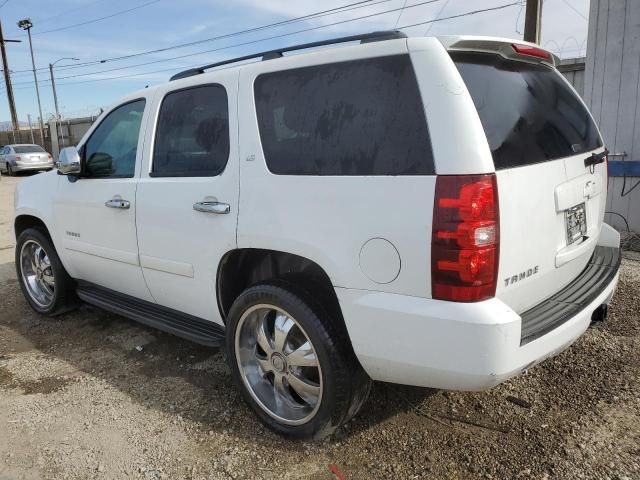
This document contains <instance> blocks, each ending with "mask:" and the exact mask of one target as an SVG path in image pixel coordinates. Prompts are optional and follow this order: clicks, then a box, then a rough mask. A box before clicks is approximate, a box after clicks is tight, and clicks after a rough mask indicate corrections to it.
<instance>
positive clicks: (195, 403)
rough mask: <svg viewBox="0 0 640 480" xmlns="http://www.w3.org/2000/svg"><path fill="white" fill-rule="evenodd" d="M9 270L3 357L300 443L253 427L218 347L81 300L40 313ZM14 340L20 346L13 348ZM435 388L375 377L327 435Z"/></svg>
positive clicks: (1, 289)
mask: <svg viewBox="0 0 640 480" xmlns="http://www.w3.org/2000/svg"><path fill="white" fill-rule="evenodd" d="M12 269H13V265H12V264H10V263H5V264H2V265H0V273H1V275H0V299H1V300H0V305H1V308H0V332H1V331H2V330H4V331H5V334H3V336H4V337H5V338H4V339H3V341H2V342H0V345H2V344H3V343H4V345H5V348H3V349H4V350H5V351H2V352H0V354H1V355H8V356H11V355H17V354H21V352H24V351H25V347H24V345H25V344H27V345H30V346H31V348H32V349H34V350H37V351H39V352H41V353H42V354H46V355H50V356H53V357H55V358H57V359H59V360H61V361H63V362H66V363H67V364H69V365H71V366H72V367H73V369H74V370H77V373H76V374H75V376H76V377H78V378H79V377H85V376H92V377H96V378H98V379H99V380H101V381H104V382H106V383H107V384H109V385H111V386H112V387H114V388H116V389H118V390H119V391H121V392H123V393H125V394H126V395H127V396H128V397H130V398H131V399H132V400H133V401H134V402H137V403H139V404H141V405H142V406H144V407H146V408H151V409H156V410H159V411H162V412H164V413H165V414H167V415H170V416H180V417H181V418H183V419H187V420H192V421H194V422H196V424H197V425H198V428H199V429H200V430H202V432H203V433H208V432H209V431H212V430H213V431H223V430H224V431H229V430H231V431H233V433H234V435H236V436H243V437H246V438H250V439H251V440H252V441H255V442H258V443H260V442H274V441H275V442H279V443H280V442H282V443H283V445H288V446H289V447H287V448H292V449H295V450H297V449H298V448H300V447H299V446H298V442H286V441H284V440H283V439H281V438H280V437H278V436H276V435H273V434H271V433H270V432H268V431H267V430H266V429H264V428H263V427H262V426H260V425H259V423H258V420H257V419H256V418H255V417H254V415H253V412H251V411H250V409H249V408H248V407H247V406H246V405H245V404H244V402H242V400H241V397H240V394H239V392H238V390H237V388H236V387H235V385H234V384H233V382H232V379H231V376H230V372H229V368H228V366H227V364H226V360H225V356H224V352H222V351H221V350H219V349H212V348H206V347H202V346H199V345H196V344H193V343H191V342H188V341H185V340H182V339H180V338H177V337H174V336H172V335H169V334H165V333H163V332H160V331H158V330H154V329H152V328H148V327H145V326H143V325H140V324H138V323H136V322H133V321H130V320H128V319H125V318H123V317H120V316H118V315H114V314H111V313H108V312H105V311H102V310H99V309H96V308H93V307H90V306H87V305H81V306H80V307H79V308H78V309H77V310H75V311H72V312H68V313H66V314H63V315H61V316H58V317H55V318H49V317H43V316H41V315H38V314H36V313H35V312H33V311H32V310H31V309H30V308H29V307H28V305H27V303H26V301H25V300H24V298H23V296H22V292H21V291H20V288H19V285H18V282H17V280H16V279H15V276H14V275H11V274H10V273H8V272H10V271H11V270H12ZM7 332H9V333H8V335H7ZM17 344H20V347H19V348H18V347H15V348H14V345H17ZM46 380H47V379H42V381H43V382H44V381H46ZM25 390H26V389H25ZM435 392H436V391H435V390H431V389H421V388H412V387H405V386H399V385H392V384H385V383H374V385H373V388H372V392H371V395H370V397H369V399H368V400H367V402H366V403H365V405H364V406H363V408H362V410H361V412H360V414H359V415H358V416H357V417H356V418H355V419H353V420H352V421H350V422H349V425H348V426H347V427H346V428H343V429H340V431H339V432H338V433H337V435H336V436H335V437H334V440H333V441H336V439H337V440H340V439H345V438H348V437H349V436H351V435H354V434H355V433H358V432H362V431H365V430H368V429H369V428H372V427H374V426H376V425H378V424H380V423H382V422H384V421H385V420H386V419H388V418H390V417H393V416H396V415H399V414H402V413H404V412H408V411H410V410H411V409H413V408H414V407H415V406H417V405H419V404H420V403H421V402H422V401H424V400H425V399H426V398H428V397H429V396H431V395H433V394H434V393H435ZM25 394H27V393H26V392H25ZM51 394H55V392H51Z"/></svg>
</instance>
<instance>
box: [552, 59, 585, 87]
mask: <svg viewBox="0 0 640 480" xmlns="http://www.w3.org/2000/svg"><path fill="white" fill-rule="evenodd" d="M585 62H586V58H569V59H565V60H562V61H561V62H560V63H559V64H558V70H560V71H561V72H562V74H563V75H564V76H565V77H566V79H567V80H569V82H571V85H573V88H575V89H576V90H577V92H578V93H579V94H580V95H581V96H582V97H584V68H585Z"/></svg>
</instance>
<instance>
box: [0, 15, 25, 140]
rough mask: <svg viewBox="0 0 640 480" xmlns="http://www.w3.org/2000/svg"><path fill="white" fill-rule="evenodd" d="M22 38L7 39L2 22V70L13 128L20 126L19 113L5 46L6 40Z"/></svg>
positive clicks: (0, 24) (0, 27)
mask: <svg viewBox="0 0 640 480" xmlns="http://www.w3.org/2000/svg"><path fill="white" fill-rule="evenodd" d="M21 41H22V40H7V39H6V38H4V35H3V34H2V23H0V51H1V52H2V71H3V72H4V84H5V87H6V89H7V100H9V112H11V124H12V125H13V130H14V131H15V130H17V129H19V128H20V124H19V123H18V113H17V112H16V101H15V100H14V98H13V87H12V86H11V75H10V74H9V61H8V60H7V52H6V50H5V48H4V44H5V43H6V42H13V43H18V42H21Z"/></svg>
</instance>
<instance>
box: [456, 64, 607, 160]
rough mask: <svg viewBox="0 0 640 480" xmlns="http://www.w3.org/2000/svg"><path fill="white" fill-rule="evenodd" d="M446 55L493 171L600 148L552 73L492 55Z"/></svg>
mask: <svg viewBox="0 0 640 480" xmlns="http://www.w3.org/2000/svg"><path fill="white" fill-rule="evenodd" d="M451 56H452V58H453V60H454V62H455V64H456V66H457V67H458V70H459V71H460V74H461V75H462V78H463V79H464V81H465V83H466V85H467V88H468V90H469V93H470V94H471V97H472V98H473V102H474V103H475V106H476V109H477V110H478V114H479V115H480V120H481V122H482V126H483V127H484V130H485V133H486V135H487V139H488V141H489V146H490V147H491V153H492V154H493V161H494V163H495V167H496V169H503V168H512V167H520V166H523V165H531V164H534V163H540V162H545V161H548V160H555V159H559V158H564V157H568V156H571V155H576V154H579V153H583V152H588V151H591V150H594V149H596V148H598V147H601V146H602V141H601V139H600V135H599V134H598V130H597V128H596V125H595V124H594V122H593V120H592V119H591V116H590V115H589V112H588V111H587V109H586V108H585V107H584V105H583V104H582V102H581V101H580V99H579V98H578V97H577V96H576V94H575V93H574V92H573V91H572V90H571V88H569V86H568V85H567V84H566V82H565V81H564V79H563V78H562V76H561V74H560V73H559V72H557V71H556V70H555V69H553V68H551V67H548V66H544V65H540V64H530V63H526V62H517V61H513V60H506V59H504V58H502V57H500V56H499V55H493V54H484V53H454V54H452V55H451Z"/></svg>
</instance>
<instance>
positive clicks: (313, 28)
mask: <svg viewBox="0 0 640 480" xmlns="http://www.w3.org/2000/svg"><path fill="white" fill-rule="evenodd" d="M437 1H440V0H430V1H425V2H421V3H417V4H414V5H410V6H409V7H407V8H410V7H414V6H419V5H424V4H429V3H434V2H437ZM515 5H520V1H518V2H513V3H508V4H504V5H498V6H496V7H491V8H483V9H478V10H472V11H468V12H464V13H460V14H457V15H450V16H448V17H441V18H438V19H432V20H427V21H424V22H418V23H414V24H410V25H403V26H401V27H399V28H400V29H402V28H411V27H415V26H421V25H426V24H429V23H434V22H442V21H446V20H451V19H455V18H461V17H467V16H471V15H477V14H480V13H485V12H492V11H496V10H502V9H505V8H508V7H512V6H515ZM398 10H399V9H397V8H396V9H392V10H387V11H384V12H379V13H375V14H370V15H363V16H361V17H357V18H353V19H348V20H342V21H339V22H333V23H329V24H326V25H320V26H316V27H312V28H308V29H304V30H297V31H295V32H290V33H285V34H280V35H274V36H271V37H266V38H262V39H259V40H252V41H248V42H243V43H239V44H235V45H229V46H225V47H220V48H216V49H213V50H210V51H209V52H214V51H220V50H226V49H229V48H235V47H240V46H245V45H250V44H255V43H261V42H264V41H266V40H272V39H275V38H282V37H287V36H289V35H295V34H298V33H303V32H308V31H312V30H318V29H321V28H327V27H332V26H335V25H340V24H344V23H348V22H353V21H357V20H362V19H365V18H370V17H373V16H378V15H384V14H386V13H391V12H394V11H398ZM202 53H204V52H202ZM198 66H200V65H199V64H198V65H192V66H191V67H184V68H196V67H198ZM132 67H135V65H134V66H132ZM132 67H130V68H132ZM175 70H176V68H173V67H172V68H165V69H162V70H154V71H150V72H139V73H134V74H126V75H119V76H116V77H109V78H98V79H91V80H83V81H78V82H63V83H60V84H59V85H78V84H82V83H91V82H102V81H107V80H117V79H121V78H133V77H139V76H144V75H153V74H156V73H163V72H168V71H175ZM18 88H29V87H18Z"/></svg>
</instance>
